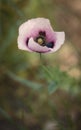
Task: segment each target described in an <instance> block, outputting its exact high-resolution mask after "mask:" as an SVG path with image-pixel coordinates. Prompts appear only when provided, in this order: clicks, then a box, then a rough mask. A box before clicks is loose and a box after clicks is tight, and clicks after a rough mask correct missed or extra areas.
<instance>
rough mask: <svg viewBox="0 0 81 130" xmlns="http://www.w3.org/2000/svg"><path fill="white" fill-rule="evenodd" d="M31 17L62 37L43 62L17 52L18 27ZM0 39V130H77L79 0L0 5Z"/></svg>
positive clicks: (3, 0)
mask: <svg viewBox="0 0 81 130" xmlns="http://www.w3.org/2000/svg"><path fill="white" fill-rule="evenodd" d="M35 17H45V18H48V19H50V21H51V24H52V27H53V28H54V30H56V31H65V34H66V40H65V44H64V45H63V46H62V47H61V49H60V50H59V51H57V52H55V53H53V54H46V55H42V60H41V59H40V56H39V54H38V53H29V52H26V51H21V50H19V49H18V47H17V37H18V28H19V26H20V25H21V24H22V23H23V22H25V21H26V20H28V19H30V18H35ZM0 37H1V38H0V130H80V129H81V0H0ZM41 64H42V65H41Z"/></svg>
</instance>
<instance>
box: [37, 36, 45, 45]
mask: <svg viewBox="0 0 81 130" xmlns="http://www.w3.org/2000/svg"><path fill="white" fill-rule="evenodd" d="M37 42H38V43H39V44H40V45H42V44H43V42H44V40H43V38H41V37H39V38H38V39H37Z"/></svg>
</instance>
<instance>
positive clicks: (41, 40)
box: [26, 31, 54, 48]
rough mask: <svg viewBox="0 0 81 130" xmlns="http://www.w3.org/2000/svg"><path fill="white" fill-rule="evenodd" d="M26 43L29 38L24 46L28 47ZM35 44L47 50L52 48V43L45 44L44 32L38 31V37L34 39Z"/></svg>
mask: <svg viewBox="0 0 81 130" xmlns="http://www.w3.org/2000/svg"><path fill="white" fill-rule="evenodd" d="M28 41H29V38H27V40H26V45H27V46H28ZM35 42H37V43H38V44H39V45H40V46H46V47H48V48H53V47H54V42H53V41H51V42H47V40H46V32H45V31H40V32H39V34H38V36H37V37H36V38H35Z"/></svg>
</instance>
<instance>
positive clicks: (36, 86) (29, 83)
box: [7, 71, 42, 90]
mask: <svg viewBox="0 0 81 130" xmlns="http://www.w3.org/2000/svg"><path fill="white" fill-rule="evenodd" d="M7 75H8V76H9V77H10V78H12V79H13V80H15V81H18V82H19V83H21V84H23V85H25V86H27V87H30V88H33V89H36V90H39V89H40V88H41V87H42V85H41V84H38V83H35V82H32V81H29V80H27V79H23V78H21V77H18V76H17V75H15V74H14V73H12V72H11V71H7Z"/></svg>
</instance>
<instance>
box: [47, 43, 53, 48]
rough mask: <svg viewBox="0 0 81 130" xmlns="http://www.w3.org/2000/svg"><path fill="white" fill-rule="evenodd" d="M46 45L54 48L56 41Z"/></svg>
mask: <svg viewBox="0 0 81 130" xmlns="http://www.w3.org/2000/svg"><path fill="white" fill-rule="evenodd" d="M46 46H47V47H48V48H53V47H54V42H49V43H46Z"/></svg>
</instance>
